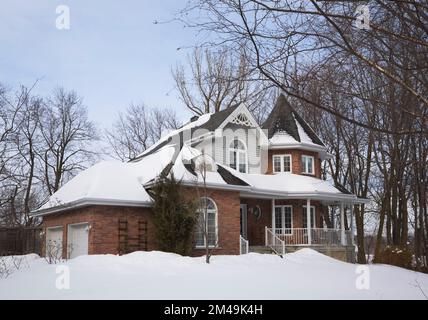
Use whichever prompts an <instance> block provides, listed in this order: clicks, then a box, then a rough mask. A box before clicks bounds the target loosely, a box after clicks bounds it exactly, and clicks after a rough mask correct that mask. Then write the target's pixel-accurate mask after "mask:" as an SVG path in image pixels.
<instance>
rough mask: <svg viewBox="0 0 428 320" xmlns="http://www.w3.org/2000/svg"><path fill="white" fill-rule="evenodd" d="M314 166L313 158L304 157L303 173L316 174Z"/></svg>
mask: <svg viewBox="0 0 428 320" xmlns="http://www.w3.org/2000/svg"><path fill="white" fill-rule="evenodd" d="M314 164H315V160H314V157H313V156H305V155H302V173H305V174H314V173H315V170H314Z"/></svg>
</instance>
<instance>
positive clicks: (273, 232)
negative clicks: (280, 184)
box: [271, 199, 276, 244]
mask: <svg viewBox="0 0 428 320" xmlns="http://www.w3.org/2000/svg"><path fill="white" fill-rule="evenodd" d="M271 205H272V244H275V235H276V232H275V199H272V203H271Z"/></svg>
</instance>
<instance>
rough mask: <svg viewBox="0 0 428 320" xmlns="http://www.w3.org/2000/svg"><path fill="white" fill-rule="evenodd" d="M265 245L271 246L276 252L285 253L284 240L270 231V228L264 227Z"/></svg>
mask: <svg viewBox="0 0 428 320" xmlns="http://www.w3.org/2000/svg"><path fill="white" fill-rule="evenodd" d="M265 245H266V247H269V248H271V249H272V250H273V251H274V252H275V253H276V254H279V255H281V256H282V255H284V254H285V241H284V240H282V239H281V238H280V237H278V236H277V235H276V234H274V233H273V232H272V229H269V228H268V227H265Z"/></svg>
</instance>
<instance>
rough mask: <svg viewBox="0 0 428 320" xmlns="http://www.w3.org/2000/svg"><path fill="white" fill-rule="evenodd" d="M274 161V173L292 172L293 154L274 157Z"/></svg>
mask: <svg viewBox="0 0 428 320" xmlns="http://www.w3.org/2000/svg"><path fill="white" fill-rule="evenodd" d="M272 161H273V166H272V167H273V172H274V173H278V172H291V154H281V155H274V156H273V157H272Z"/></svg>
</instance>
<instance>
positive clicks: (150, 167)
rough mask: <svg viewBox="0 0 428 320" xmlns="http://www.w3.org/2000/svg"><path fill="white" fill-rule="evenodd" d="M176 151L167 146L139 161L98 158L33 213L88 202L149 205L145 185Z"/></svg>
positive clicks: (171, 159) (61, 208) (171, 158)
mask: <svg viewBox="0 0 428 320" xmlns="http://www.w3.org/2000/svg"><path fill="white" fill-rule="evenodd" d="M174 153H175V147H174V146H164V147H162V148H160V149H159V150H157V151H156V152H155V153H152V154H151V155H149V156H147V157H144V158H143V159H141V160H140V161H139V162H128V163H123V162H120V161H102V162H99V163H97V164H96V165H94V166H92V167H90V168H88V169H86V170H84V171H82V172H81V173H79V174H78V175H77V176H76V177H74V178H73V179H71V180H70V181H68V182H67V183H66V184H65V185H64V186H62V187H61V188H60V189H59V190H58V191H57V192H55V193H54V194H53V195H52V196H51V197H50V198H49V200H48V202H47V203H45V204H44V205H43V206H42V207H40V208H39V209H38V210H36V211H34V214H35V215H37V214H42V213H44V212H46V211H52V210H54V209H55V210H63V209H64V208H67V207H76V206H81V205H87V204H101V203H106V204H111V205H139V206H141V205H149V204H150V201H151V199H150V196H149V195H148V193H147V191H146V189H145V188H144V187H143V185H144V184H145V183H147V182H148V181H150V180H152V179H154V178H155V177H157V176H158V175H159V174H160V173H161V172H162V170H164V168H165V167H166V166H167V165H168V164H169V163H171V161H173V157H174Z"/></svg>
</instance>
